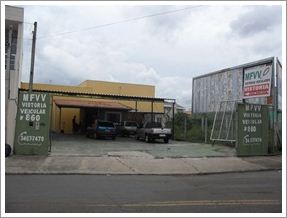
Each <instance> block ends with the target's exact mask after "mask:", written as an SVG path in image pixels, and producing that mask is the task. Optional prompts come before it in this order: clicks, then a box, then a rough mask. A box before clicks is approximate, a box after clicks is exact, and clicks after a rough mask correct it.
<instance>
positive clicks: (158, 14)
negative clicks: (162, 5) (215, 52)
mask: <svg viewBox="0 0 287 218" xmlns="http://www.w3.org/2000/svg"><path fill="white" fill-rule="evenodd" d="M204 6H206V5H198V6H193V7H186V8H181V9H177V10H171V11H165V12H159V13H155V14H150V15H145V16H140V17H134V18H129V19H125V20H121V21H116V22H112V23H106V24H101V25H97V26H92V27H87V28H83V29H80V30H73V31H67V32H61V33H56V34H50V35H46V36H38V37H37V39H46V38H53V37H58V36H63V35H67V34H72V33H78V32H83V31H90V30H93V29H99V28H104V27H108V26H112V25H116V24H122V23H128V22H133V21H137V20H142V19H146V18H151V17H156V16H162V15H166V14H172V13H178V12H181V11H185V10H190V9H194V8H198V7H204Z"/></svg>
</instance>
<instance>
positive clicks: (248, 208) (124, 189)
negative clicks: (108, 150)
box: [6, 171, 281, 213]
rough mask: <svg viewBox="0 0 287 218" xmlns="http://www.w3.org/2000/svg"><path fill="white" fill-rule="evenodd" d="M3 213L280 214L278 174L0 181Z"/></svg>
mask: <svg viewBox="0 0 287 218" xmlns="http://www.w3.org/2000/svg"><path fill="white" fill-rule="evenodd" d="M6 212H8V213H25V212H38V213H48V212H50V213H61V212H69V213H75V212H77V213H100V212H114V213H120V212H126V213H129V212H134V213H141V212H152V213H156V212H163V213H168V212H176V213H212V212H213V213H214V212H219V213H245V212H247V213H248V212H250V213H253V212H261V213H265V212H269V213H274V212H277V213H278V212H281V171H268V172H267V171H265V172H253V173H229V174H217V175H202V176H136V175H131V176H130V175H129V176H128V175H126V176H124V175H122V176H119V175H114V176H108V175H107V176H101V175H6Z"/></svg>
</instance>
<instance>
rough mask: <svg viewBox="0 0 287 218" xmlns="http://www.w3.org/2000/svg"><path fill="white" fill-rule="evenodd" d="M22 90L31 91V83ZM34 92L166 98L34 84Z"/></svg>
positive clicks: (25, 84) (22, 85) (78, 87)
mask: <svg viewBox="0 0 287 218" xmlns="http://www.w3.org/2000/svg"><path fill="white" fill-rule="evenodd" d="M20 89H21V90H25V91H26V90H29V83H23V82H21V88H20ZM33 91H43V92H53V93H62V94H79V95H100V96H107V97H109V96H110V97H113V96H115V97H127V98H143V99H150V100H164V98H154V97H150V96H135V95H116V94H106V93H98V92H95V91H94V89H93V88H91V87H82V86H62V85H50V84H40V83H34V84H33Z"/></svg>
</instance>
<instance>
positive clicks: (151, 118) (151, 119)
mask: <svg viewBox="0 0 287 218" xmlns="http://www.w3.org/2000/svg"><path fill="white" fill-rule="evenodd" d="M150 121H151V122H153V121H154V120H153V101H151V116H150Z"/></svg>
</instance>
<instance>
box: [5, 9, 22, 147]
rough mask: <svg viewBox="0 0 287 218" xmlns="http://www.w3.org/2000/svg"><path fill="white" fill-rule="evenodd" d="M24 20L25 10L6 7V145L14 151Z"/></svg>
mask: <svg viewBox="0 0 287 218" xmlns="http://www.w3.org/2000/svg"><path fill="white" fill-rule="evenodd" d="M23 20H24V9H23V8H19V7H13V6H7V5H6V6H5V109H6V110H5V143H6V144H9V145H10V146H11V147H12V149H13V145H14V134H15V126H16V114H17V100H18V88H19V87H20V78H21V69H22V54H23ZM9 53H10V60H9V57H8V54H9ZM7 61H9V62H10V64H9V63H7Z"/></svg>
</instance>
